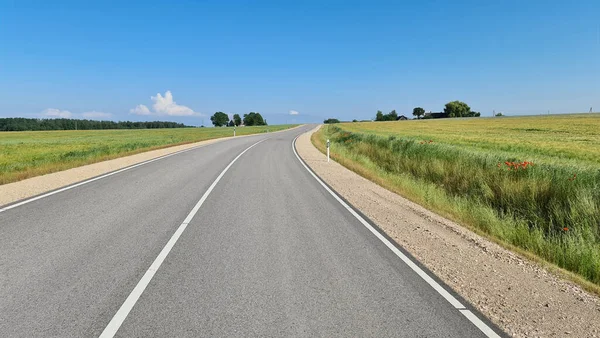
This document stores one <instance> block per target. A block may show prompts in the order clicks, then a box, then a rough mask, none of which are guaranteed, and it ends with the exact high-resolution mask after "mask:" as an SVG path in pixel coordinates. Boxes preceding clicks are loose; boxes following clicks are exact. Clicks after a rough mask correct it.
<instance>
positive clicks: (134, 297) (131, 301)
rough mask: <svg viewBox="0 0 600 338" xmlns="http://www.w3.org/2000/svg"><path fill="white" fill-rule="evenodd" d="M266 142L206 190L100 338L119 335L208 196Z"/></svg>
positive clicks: (224, 170)
mask: <svg viewBox="0 0 600 338" xmlns="http://www.w3.org/2000/svg"><path fill="white" fill-rule="evenodd" d="M266 140H268V138H267V139H263V140H260V141H258V142H256V143H254V144H253V145H251V146H249V147H248V148H246V149H245V150H244V151H242V152H241V153H240V154H239V155H238V156H237V157H236V158H234V159H233V161H231V162H230V163H229V165H228V166H227V167H225V169H223V171H222V172H221V174H219V176H218V177H217V178H216V179H215V181H214V182H213V183H212V184H211V185H210V187H208V190H206V192H205V193H204V195H202V197H201V198H200V200H199V201H198V203H196V205H195V206H194V208H193V209H192V211H190V213H189V214H188V215H187V217H186V218H185V220H184V221H183V223H181V225H180V226H179V227H178V228H177V230H176V231H175V233H174V234H173V236H171V239H169V241H168V242H167V244H166V245H165V247H164V248H163V249H162V250H161V251H160V253H159V254H158V256H157V257H156V259H154V262H152V265H150V267H149V268H148V270H147V271H146V273H145V274H144V276H142V279H140V281H139V282H138V283H137V285H136V286H135V288H133V291H131V293H130V294H129V296H128V297H127V299H125V302H123V304H122V305H121V307H120V308H119V310H118V311H117V313H116V314H115V315H114V316H113V318H112V319H111V320H110V322H109V323H108V325H107V326H106V327H105V328H104V331H102V334H100V338H112V337H114V335H115V334H116V333H117V331H118V330H119V328H120V327H121V325H122V324H123V321H125V319H126V318H127V316H128V315H129V312H130V311H131V309H133V306H134V305H135V303H136V302H137V301H138V299H139V298H140V296H141V295H142V293H143V292H144V290H145V289H146V287H147V286H148V284H149V283H150V281H151V280H152V277H154V274H156V271H158V268H160V266H161V264H162V263H163V261H164V260H165V258H167V255H168V254H169V252H171V249H173V246H174V245H175V243H177V240H179V237H180V236H181V234H182V233H183V232H184V231H185V228H187V226H188V224H189V223H190V222H191V221H192V219H193V218H194V216H195V215H196V213H197V212H198V210H200V207H201V206H202V204H203V203H204V201H206V198H208V195H210V193H211V192H212V191H213V189H214V188H215V186H216V185H217V183H219V181H220V180H221V178H223V175H225V173H226V172H227V170H229V168H231V166H232V165H233V164H234V163H235V161H237V160H238V159H239V158H240V157H241V156H242V155H244V153H245V152H247V151H248V150H250V148H252V147H254V146H255V145H257V144H259V143H261V142H263V141H266Z"/></svg>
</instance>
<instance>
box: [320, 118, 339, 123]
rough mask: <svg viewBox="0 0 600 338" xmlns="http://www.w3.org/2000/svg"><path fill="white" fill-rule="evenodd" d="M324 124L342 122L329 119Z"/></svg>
mask: <svg viewBox="0 0 600 338" xmlns="http://www.w3.org/2000/svg"><path fill="white" fill-rule="evenodd" d="M323 123H325V124H331V123H340V120H338V119H327V120H325V121H323Z"/></svg>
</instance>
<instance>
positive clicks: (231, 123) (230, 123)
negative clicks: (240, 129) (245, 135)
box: [227, 120, 235, 127]
mask: <svg viewBox="0 0 600 338" xmlns="http://www.w3.org/2000/svg"><path fill="white" fill-rule="evenodd" d="M227 126H228V127H235V122H233V120H231V121H229V123H227Z"/></svg>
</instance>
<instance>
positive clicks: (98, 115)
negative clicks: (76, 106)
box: [81, 110, 112, 120]
mask: <svg viewBox="0 0 600 338" xmlns="http://www.w3.org/2000/svg"><path fill="white" fill-rule="evenodd" d="M81 116H82V117H84V118H86V119H92V120H93V119H109V118H111V117H112V114H111V113H103V112H99V111H95V110H94V111H88V112H85V113H82V114H81Z"/></svg>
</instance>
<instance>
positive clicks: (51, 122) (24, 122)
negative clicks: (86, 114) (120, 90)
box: [0, 117, 189, 131]
mask: <svg viewBox="0 0 600 338" xmlns="http://www.w3.org/2000/svg"><path fill="white" fill-rule="evenodd" d="M187 127H189V126H186V125H184V124H183V123H176V122H166V121H152V122H131V121H119V122H115V121H95V120H77V119H30V118H23V117H9V118H0V131H29V130H32V131H36V130H76V129H77V130H95V129H154V128H187Z"/></svg>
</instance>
